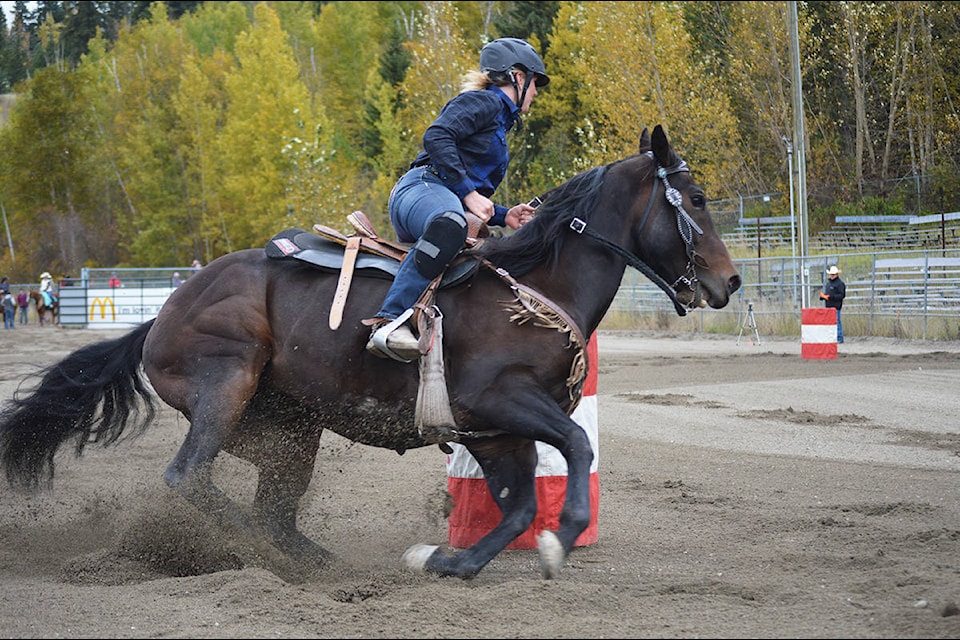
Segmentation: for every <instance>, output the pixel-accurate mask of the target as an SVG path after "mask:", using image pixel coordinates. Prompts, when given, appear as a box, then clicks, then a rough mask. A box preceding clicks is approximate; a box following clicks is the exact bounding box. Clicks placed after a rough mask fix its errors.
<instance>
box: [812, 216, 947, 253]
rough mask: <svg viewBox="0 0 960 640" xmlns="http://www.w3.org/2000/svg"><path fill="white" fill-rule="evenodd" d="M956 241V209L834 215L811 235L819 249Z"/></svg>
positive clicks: (923, 246) (903, 246) (921, 245)
mask: <svg viewBox="0 0 960 640" xmlns="http://www.w3.org/2000/svg"><path fill="white" fill-rule="evenodd" d="M958 243H960V212H954V213H944V214H934V215H925V216H909V215H904V216H897V215H890V216H837V218H836V222H835V224H834V225H833V226H831V227H830V229H826V230H824V231H821V232H819V233H818V234H817V235H816V236H815V237H814V238H811V244H812V245H814V246H816V247H819V248H821V249H845V250H848V249H891V250H898V249H929V248H936V247H944V248H946V247H956V246H957V245H958Z"/></svg>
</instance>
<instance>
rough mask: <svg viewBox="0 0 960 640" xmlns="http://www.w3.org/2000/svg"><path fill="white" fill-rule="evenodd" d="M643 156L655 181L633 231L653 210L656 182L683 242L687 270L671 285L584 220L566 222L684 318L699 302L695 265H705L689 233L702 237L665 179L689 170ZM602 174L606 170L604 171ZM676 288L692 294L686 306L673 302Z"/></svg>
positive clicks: (686, 167) (677, 301)
mask: <svg viewBox="0 0 960 640" xmlns="http://www.w3.org/2000/svg"><path fill="white" fill-rule="evenodd" d="M646 155H647V156H649V157H650V158H652V159H653V161H654V162H655V163H656V167H657V168H656V178H657V179H656V180H654V182H653V192H652V193H651V194H650V201H649V202H648V203H647V208H646V210H645V211H644V213H643V218H641V219H640V225H639V226H638V227H637V229H643V227H644V225H645V224H646V223H647V218H648V217H649V216H650V213H651V211H653V205H654V203H655V202H656V198H657V187H658V186H659V184H660V182H663V188H664V192H665V196H666V198H667V202H669V203H670V204H671V205H673V208H674V209H676V210H677V229H678V231H679V232H680V238H681V239H682V240H683V243H684V245H685V247H686V252H687V268H686V269H685V270H684V273H683V274H682V275H681V276H680V277H679V278H677V279H676V280H675V281H674V283H673V285H669V284H667V282H666V281H665V280H664V279H663V278H661V277H660V276H659V275H657V273H656V272H655V271H654V270H653V269H651V268H650V266H649V265H647V264H646V263H645V262H643V261H642V260H640V259H639V258H638V257H636V256H635V255H633V254H632V253H630V252H629V251H627V250H626V249H624V248H623V247H621V246H620V245H618V244H616V243H615V242H611V241H610V240H608V239H607V238H605V237H603V235H601V234H600V233H598V232H596V231H594V230H593V229H592V228H591V227H589V226H587V222H586V220H584V219H582V218H574V219H573V220H571V221H570V228H571V229H572V230H573V231H575V232H577V233H578V234H580V235H584V234H585V235H587V236H589V237H591V238H593V239H594V240H596V241H597V242H599V243H600V244H601V245H603V246H604V247H606V248H608V249H610V250H611V251H613V252H614V253H616V254H617V255H619V256H621V257H623V258H624V259H625V260H626V261H627V263H628V264H629V265H630V266H631V267H633V268H634V269H636V270H637V271H639V272H640V273H642V274H643V275H645V276H647V278H649V279H650V280H651V281H652V282H653V283H654V284H655V285H657V286H658V287H660V288H661V289H663V291H664V292H665V293H666V294H667V296H668V297H669V298H670V300H671V301H672V302H673V306H674V308H675V309H676V311H677V314H678V315H681V316H685V315H687V311H688V310H690V309H696V308H697V301H698V300H700V295H699V294H700V279H699V278H698V277H697V264H701V266H706V262H705V261H704V258H703V256H701V255H700V254H698V253H697V251H696V249H695V247H694V242H693V240H694V235H693V234H694V232H696V233H698V234H700V235H703V229H701V228H700V225H698V224H697V223H696V221H695V220H694V219H693V218H692V217H691V216H690V214H689V213H687V211H686V210H685V209H684V208H683V196H682V195H680V192H679V191H678V190H677V189H676V188H675V187H674V186H673V185H671V184H670V180H669V179H668V178H667V176H670V175H673V174H674V173H680V172H686V173H689V172H690V168H689V167H688V166H687V163H686V162H684V161H683V160H678V161H677V162H676V164H674V165H672V166H670V167H662V166H660V163H659V162H657V160H656V158H654V155H653V152H652V151H647V152H646ZM604 171H606V168H605V169H604ZM680 285H684V286H686V287H687V288H688V289H689V290H690V291H691V292H693V294H694V295H693V297H692V298H691V300H690V302H689V303H688V304H686V305H685V304H683V303H681V302H680V300H679V299H677V293H676V289H675V288H676V287H677V286H680Z"/></svg>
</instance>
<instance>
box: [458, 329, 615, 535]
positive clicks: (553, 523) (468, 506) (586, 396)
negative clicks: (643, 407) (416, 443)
mask: <svg viewBox="0 0 960 640" xmlns="http://www.w3.org/2000/svg"><path fill="white" fill-rule="evenodd" d="M597 357H598V348H597V336H596V334H594V335H593V336H591V337H590V340H589V342H588V343H587V359H588V362H589V368H588V371H587V379H586V380H585V381H584V384H583V397H582V398H581V400H580V404H579V405H578V406H577V408H576V410H575V411H574V412H573V414H572V415H571V418H573V420H574V421H575V422H576V423H577V424H578V425H580V426H581V427H582V428H583V430H584V431H586V432H587V437H588V438H589V439H590V446H591V447H592V449H593V463H592V464H591V465H590V525H589V526H588V527H587V528H586V530H584V532H583V533H581V534H580V537H578V538H577V540H576V542H575V543H574V544H575V545H576V546H578V547H582V546H585V545H588V544H593V543H595V542H596V541H597V535H598V518H597V515H598V504H599V502H600V478H599V476H598V474H597V469H598V467H599V460H600V451H599V448H598V437H599V418H598V415H597ZM450 446H451V447H453V453H452V454H450V455H448V456H447V491H448V492H449V493H450V497H451V498H452V499H453V510H452V511H451V513H450V516H449V518H448V519H447V524H448V529H449V544H450V546H451V547H455V548H459V549H466V548H467V547H471V546H473V545H474V544H476V543H477V541H478V540H480V538H482V537H483V536H485V535H487V534H488V533H489V532H490V530H491V529H493V528H494V527H495V526H496V525H497V523H498V522H500V517H501V514H500V508H499V507H497V504H496V503H495V502H494V501H493V498H492V497H491V496H490V490H489V489H488V488H487V483H486V481H485V480H484V479H483V472H482V471H481V470H480V465H479V464H477V461H476V460H475V459H474V457H473V456H472V455H470V453H469V452H468V451H467V449H466V447H464V446H463V445H460V444H456V443H451V444H450ZM537 455H538V456H539V461H538V463H537V469H536V490H537V515H536V516H535V517H534V519H533V524H531V525H530V528H528V529H527V530H526V531H525V532H523V534H522V535H521V536H520V537H519V538H517V539H516V540H514V541H513V542H511V543H510V544H509V545H508V546H507V548H508V549H535V548H536V547H537V534H539V533H540V532H541V531H543V530H545V529H547V530H550V531H556V530H557V528H558V527H559V526H560V510H561V509H562V508H563V500H564V497H565V496H566V491H567V462H566V460H564V458H563V456H562V455H560V452H559V451H557V450H556V449H555V448H553V447H551V446H550V445H546V444H544V443H542V442H538V443H537Z"/></svg>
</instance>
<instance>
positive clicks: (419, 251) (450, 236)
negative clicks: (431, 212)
mask: <svg viewBox="0 0 960 640" xmlns="http://www.w3.org/2000/svg"><path fill="white" fill-rule="evenodd" d="M466 240H467V220H466V218H464V217H463V215H461V214H459V213H457V212H456V211H445V212H444V213H442V214H440V215H439V216H437V217H436V218H434V219H433V220H431V221H430V224H428V225H427V229H426V231H424V232H423V235H422V236H420V239H419V240H417V243H416V244H415V245H413V252H414V253H413V261H414V262H413V264H414V265H415V266H416V267H417V271H419V272H420V274H421V275H422V276H423V277H424V278H429V279H430V280H433V279H434V278H436V277H437V276H438V275H440V274H441V273H443V270H444V269H446V268H447V265H448V264H450V261H451V260H453V258H454V256H456V255H457V254H458V253H459V252H460V249H462V248H463V243H464V242H466Z"/></svg>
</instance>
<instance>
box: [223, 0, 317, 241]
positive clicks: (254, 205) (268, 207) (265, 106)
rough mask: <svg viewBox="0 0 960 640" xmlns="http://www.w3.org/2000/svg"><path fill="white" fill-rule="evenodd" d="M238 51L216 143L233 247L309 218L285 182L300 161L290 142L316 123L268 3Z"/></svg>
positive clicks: (266, 237) (258, 8) (227, 80)
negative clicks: (291, 152)
mask: <svg viewBox="0 0 960 640" xmlns="http://www.w3.org/2000/svg"><path fill="white" fill-rule="evenodd" d="M236 55H237V67H236V68H235V69H233V70H231V71H229V72H228V73H227V74H226V77H225V88H226V95H227V102H228V104H227V108H226V112H225V123H224V126H223V129H222V131H221V132H220V137H219V140H218V144H217V148H218V150H219V153H220V156H221V159H222V162H223V173H222V175H221V176H220V180H221V185H222V193H223V208H224V214H223V215H224V216H225V219H226V220H227V224H228V227H229V233H230V239H229V240H230V246H229V247H228V250H236V249H245V248H250V247H257V246H263V244H265V243H266V241H267V240H269V239H270V237H271V236H272V235H273V234H274V233H276V231H277V227H278V225H283V226H304V225H307V223H308V222H309V220H303V219H302V218H301V217H300V216H299V215H297V213H298V212H296V211H294V210H293V208H292V206H291V201H290V197H289V194H288V192H287V184H288V180H289V179H290V177H291V176H292V175H293V174H294V168H295V166H296V163H295V162H294V161H293V160H292V159H291V158H290V156H289V155H288V154H286V153H285V149H287V147H288V144H289V143H290V142H291V141H292V140H296V139H300V138H301V136H302V134H303V132H304V131H313V130H314V125H313V122H314V117H313V115H312V112H311V108H310V101H309V96H308V93H307V90H306V87H305V86H304V85H303V83H302V82H301V81H300V78H299V71H298V67H297V62H296V60H295V59H294V57H293V52H292V50H291V48H290V47H289V45H288V43H287V41H286V34H285V33H284V32H283V31H282V30H281V29H280V21H279V19H278V18H277V14H276V13H275V12H274V11H273V10H272V9H271V8H270V7H269V6H267V5H266V4H265V3H260V4H258V5H257V6H256V7H255V8H254V19H253V24H252V25H251V27H250V29H249V30H248V31H246V32H244V33H242V34H241V35H240V36H239V37H238V38H237V43H236ZM251 88H255V90H251ZM308 226H309V225H308Z"/></svg>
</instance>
